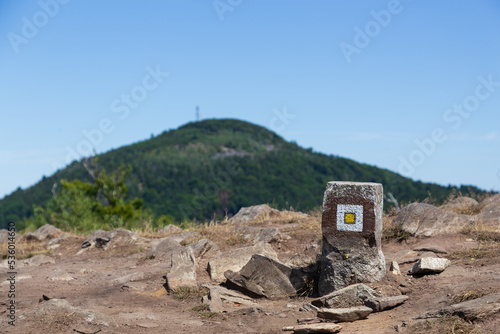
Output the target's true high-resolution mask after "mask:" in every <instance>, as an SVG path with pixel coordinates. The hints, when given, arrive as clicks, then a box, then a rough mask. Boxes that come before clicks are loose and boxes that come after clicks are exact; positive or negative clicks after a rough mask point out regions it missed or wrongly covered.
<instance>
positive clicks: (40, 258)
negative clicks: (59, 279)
mask: <svg viewBox="0 0 500 334" xmlns="http://www.w3.org/2000/svg"><path fill="white" fill-rule="evenodd" d="M22 263H23V264H24V265H25V266H28V267H35V266H41V265H42V264H54V263H56V261H55V260H54V259H53V258H51V257H50V256H47V255H44V254H39V255H35V256H33V257H30V258H28V259H26V260H23V261H22Z"/></svg>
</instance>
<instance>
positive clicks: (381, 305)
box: [365, 296, 408, 312]
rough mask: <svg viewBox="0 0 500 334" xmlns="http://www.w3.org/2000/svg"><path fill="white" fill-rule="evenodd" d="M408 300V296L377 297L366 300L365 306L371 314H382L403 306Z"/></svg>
mask: <svg viewBox="0 0 500 334" xmlns="http://www.w3.org/2000/svg"><path fill="white" fill-rule="evenodd" d="M407 300H408V296H393V297H379V298H373V299H368V300H367V301H366V302H365V306H367V307H369V308H371V309H372V310H373V312H382V311H385V310H389V309H391V308H394V307H396V306H399V305H401V304H403V303H404V302H405V301H407Z"/></svg>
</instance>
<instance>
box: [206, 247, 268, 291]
mask: <svg viewBox="0 0 500 334" xmlns="http://www.w3.org/2000/svg"><path fill="white" fill-rule="evenodd" d="M254 254H261V255H267V256H269V257H271V258H277V255H276V252H275V251H274V250H273V248H272V247H271V245H269V244H267V243H257V244H255V245H254V246H250V247H242V248H237V249H233V250H230V251H227V252H223V253H222V254H220V255H219V256H217V257H215V258H213V259H211V260H210V261H208V268H207V270H208V273H209V274H210V278H211V279H212V280H213V281H215V282H218V283H222V282H224V281H225V280H226V278H225V276H224V273H225V272H226V271H228V270H231V271H234V272H237V271H240V270H241V268H243V266H244V265H245V264H247V263H248V261H250V259H251V258H252V256H253V255H254Z"/></svg>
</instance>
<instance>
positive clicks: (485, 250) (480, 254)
mask: <svg viewBox="0 0 500 334" xmlns="http://www.w3.org/2000/svg"><path fill="white" fill-rule="evenodd" d="M498 257H500V244H496V243H483V244H480V245H479V247H477V248H469V249H462V250H459V251H456V252H453V253H452V254H450V259H452V260H477V259H486V258H498Z"/></svg>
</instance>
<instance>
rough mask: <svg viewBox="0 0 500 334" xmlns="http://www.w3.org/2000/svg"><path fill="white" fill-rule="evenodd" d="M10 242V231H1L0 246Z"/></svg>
mask: <svg viewBox="0 0 500 334" xmlns="http://www.w3.org/2000/svg"><path fill="white" fill-rule="evenodd" d="M8 240H9V231H7V230H6V229H4V228H3V229H1V230H0V244H3V243H4V242H7V241H8Z"/></svg>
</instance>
